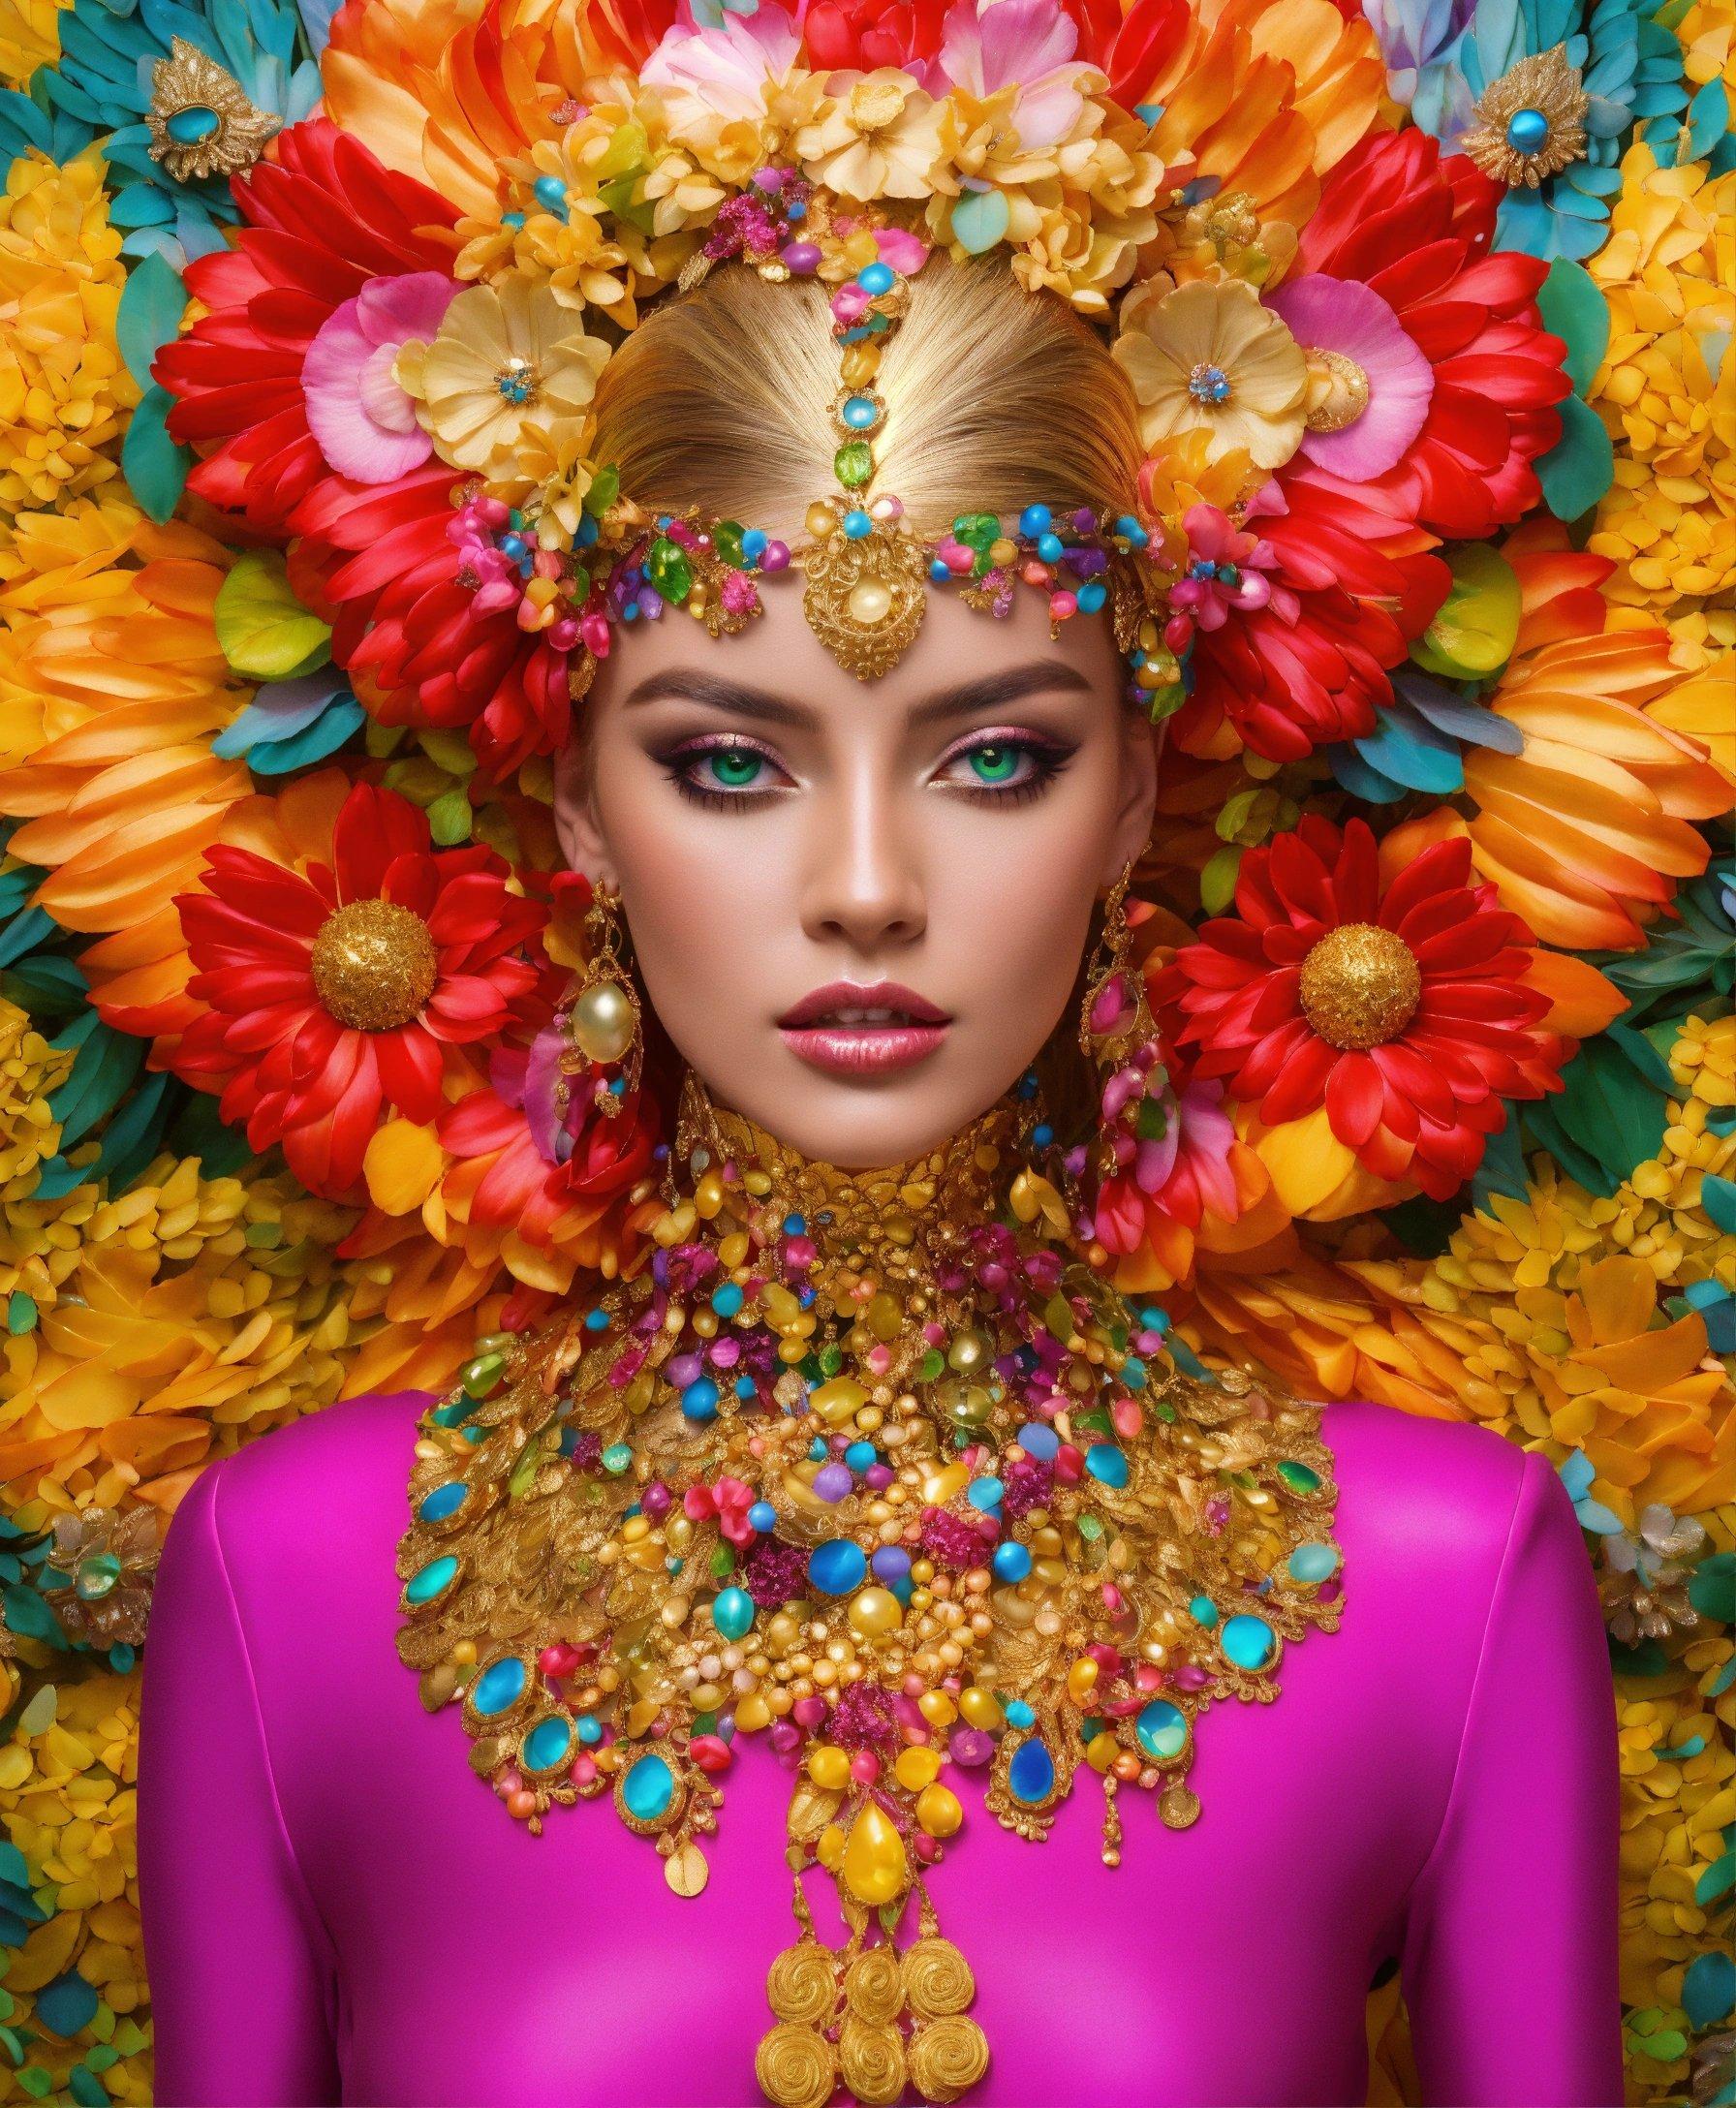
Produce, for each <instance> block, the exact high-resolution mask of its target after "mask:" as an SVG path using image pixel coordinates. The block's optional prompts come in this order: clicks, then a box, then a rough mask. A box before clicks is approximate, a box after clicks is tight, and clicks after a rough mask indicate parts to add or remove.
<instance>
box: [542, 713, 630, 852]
mask: <svg viewBox="0 0 1736 2108" xmlns="http://www.w3.org/2000/svg"><path fill="white" fill-rule="evenodd" d="M554 831H555V836H556V839H557V840H558V841H559V843H560V845H561V854H562V856H563V857H564V858H565V859H566V862H567V868H568V869H569V870H570V871H579V872H582V873H583V874H584V876H585V877H586V878H587V879H589V880H590V882H591V884H593V885H610V886H618V885H619V884H620V878H619V875H618V874H617V872H616V870H615V867H614V860H613V858H612V857H611V856H610V855H609V853H608V848H607V845H606V843H605V842H604V834H603V822H602V820H601V818H600V816H599V814H598V811H597V795H596V790H595V787H594V784H593V780H592V775H591V770H590V767H589V764H588V760H587V757H586V754H585V748H584V742H583V741H582V740H581V739H569V740H568V742H567V744H566V745H565V746H564V747H563V748H562V749H561V751H560V752H559V754H557V755H556V756H555V762H554Z"/></svg>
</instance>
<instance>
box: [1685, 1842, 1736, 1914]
mask: <svg viewBox="0 0 1736 2108" xmlns="http://www.w3.org/2000/svg"><path fill="white" fill-rule="evenodd" d="M1732 1886H1736V1852H1725V1853H1723V1854H1722V1856H1721V1857H1720V1858H1718V1859H1715V1860H1714V1861H1713V1862H1712V1864H1711V1865H1710V1866H1709V1867H1708V1868H1707V1869H1706V1871H1705V1873H1704V1874H1702V1875H1701V1876H1700V1877H1699V1879H1698V1880H1697V1881H1696V1882H1695V1883H1694V1884H1693V1900H1694V1902H1695V1903H1696V1904H1698V1905H1699V1907H1700V1908H1701V1909H1702V1910H1703V1909H1704V1908H1705V1907H1706V1906H1707V1905H1708V1904H1710V1903H1716V1902H1717V1901H1718V1899H1719V1898H1720V1897H1721V1896H1722V1895H1724V1894H1725V1893H1726V1892H1727V1891H1728V1890H1729V1889H1730V1888H1731V1887H1732Z"/></svg>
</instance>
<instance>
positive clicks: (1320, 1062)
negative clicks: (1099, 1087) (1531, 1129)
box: [1172, 814, 1567, 1200]
mask: <svg viewBox="0 0 1736 2108" xmlns="http://www.w3.org/2000/svg"><path fill="white" fill-rule="evenodd" d="M1470 877H1471V848H1470V844H1469V843H1467V842H1464V841H1456V842H1442V843H1437V844H1436V845H1435V846H1434V847H1433V848H1431V849H1427V850H1425V851H1424V852H1423V853H1422V854H1421V855H1419V856H1417V857H1416V858H1414V860H1413V861H1412V862H1411V864H1410V865H1409V866H1407V868H1406V869H1405V870H1404V871H1403V872H1401V873H1400V875H1399V876H1398V878H1397V879H1395V880H1394V881H1393V883H1392V884H1390V885H1388V886H1386V887H1385V888H1384V890H1382V886H1381V883H1380V868H1379V862H1378V858H1377V853H1376V848H1375V838H1374V836H1373V834H1372V833H1371V832H1370V831H1369V829H1368V827H1367V826H1366V825H1365V824H1364V822H1361V821H1360V820H1353V821H1351V822H1350V823H1349V826H1348V827H1346V828H1345V829H1344V831H1343V832H1342V833H1341V832H1340V831H1339V829H1338V828H1337V827H1335V826H1334V825H1333V824H1332V823H1331V822H1330V821H1327V820H1322V819H1320V818H1319V817H1318V815H1314V814H1310V815H1307V816H1305V817H1304V819H1303V820H1302V822H1301V823H1300V824H1299V825H1298V826H1297V827H1296V829H1295V831H1294V832H1293V833H1289V834H1281V835H1278V836H1277V837H1276V838H1275V839H1274V840H1273V841H1272V843H1271V844H1270V845H1269V847H1267V848H1265V849H1257V850H1251V851H1250V852H1249V853H1248V854H1247V855H1246V856H1245V857H1244V858H1243V859H1242V866H1241V873H1240V876H1239V878H1238V880H1237V883H1236V908H1237V911H1238V915H1239V916H1240V919H1239V920H1236V919H1232V918H1230V917H1227V916H1225V917H1221V918H1219V919H1216V920H1214V921H1210V922H1208V923H1206V924H1205V925H1204V927H1203V928H1202V930H1201V931H1200V941H1199V943H1198V944H1196V945H1192V946H1187V947H1185V948H1184V949H1183V950H1182V951H1181V952H1179V953H1178V954H1177V956H1176V960H1175V965H1174V969H1173V970H1172V971H1173V976H1174V980H1173V983H1172V985H1173V986H1174V988H1175V992H1176V998H1177V1001H1178V1002H1179V1005H1180V1008H1181V1009H1182V1010H1183V1011H1184V1012H1185V1013H1186V1015H1187V1019H1188V1022H1187V1024H1186V1025H1185V1026H1184V1028H1183V1030H1182V1033H1181V1038H1182V1039H1183V1040H1184V1041H1191V1042H1194V1043H1197V1044H1198V1045H1199V1046H1200V1047H1201V1049H1202V1052H1201V1054H1200V1059H1199V1066H1198V1070H1197V1071H1196V1072H1197V1073H1198V1074H1199V1075H1201V1076H1214V1075H1216V1076H1224V1077H1225V1078H1227V1079H1228V1088H1229V1091H1230V1093H1231V1095H1232V1096H1233V1097H1234V1098H1236V1099H1237V1100H1239V1101H1240V1102H1241V1103H1242V1104H1243V1105H1245V1106H1247V1107H1248V1108H1249V1109H1251V1110H1252V1111H1254V1112H1256V1114H1257V1115H1258V1117H1259V1119H1260V1120H1261V1121H1262V1122H1264V1124H1265V1125H1266V1126H1268V1127H1276V1126H1278V1125H1279V1124H1280V1123H1282V1122H1284V1121H1287V1120H1297V1119H1301V1118H1302V1117H1303V1116H1304V1115H1306V1114H1308V1113H1311V1112H1314V1111H1316V1110H1317V1109H1318V1107H1319V1106H1320V1105H1322V1104H1323V1105H1324V1106H1325V1108H1326V1115H1327V1120H1328V1123H1329V1125H1330V1126H1331V1129H1332V1132H1333V1133H1334V1134H1336V1135H1337V1137H1338V1138H1339V1140H1340V1141H1341V1142H1343V1143H1344V1144H1345V1145H1346V1146H1347V1147H1348V1148H1349V1149H1351V1150H1353V1151H1354V1152H1355V1154H1356V1156H1357V1158H1358V1160H1359V1161H1360V1163H1362V1165H1363V1167H1364V1168H1365V1169H1366V1170H1368V1171H1371V1172H1372V1173H1373V1174H1374V1175H1375V1176H1376V1177H1377V1178H1382V1179H1388V1180H1400V1179H1413V1180H1414V1181H1415V1182H1416V1184H1417V1185H1418V1186H1420V1187H1421V1189H1422V1190H1423V1192H1424V1193H1426V1194H1429V1195H1430V1196H1431V1197H1432V1198H1434V1199H1437V1200H1445V1199H1449V1198H1450V1197H1451V1196H1452V1194H1454V1193H1455V1192H1457V1190H1458V1188H1459V1187H1460V1186H1461V1185H1462V1184H1463V1182H1464V1181H1465V1180H1466V1179H1467V1178H1468V1177H1470V1175H1471V1173H1472V1172H1473V1170H1475V1168H1476V1166H1477V1164H1478V1163H1480V1162H1481V1159H1482V1154H1483V1149H1484V1146H1485V1137H1486V1136H1487V1135H1490V1134H1492V1133H1494V1132H1496V1131H1497V1129H1499V1128H1500V1126H1501V1124H1502V1121H1503V1118H1504V1110H1503V1103H1502V1101H1503V1100H1504V1099H1535V1098H1541V1097H1542V1096H1543V1095H1544V1093H1545V1092H1548V1091H1554V1090H1559V1089H1560V1088H1561V1077H1560V1074H1559V1073H1558V1071H1559V1070H1560V1068H1561V1065H1562V1062H1563V1060H1564V1059H1565V1058H1566V1051H1567V1048H1566V1043H1565V1042H1564V1041H1562V1040H1561V1039H1557V1038H1556V1036H1555V1035H1554V1034H1552V1033H1546V1032H1539V1031H1537V1030H1535V1026H1536V1023H1537V1020H1538V1019H1539V1018H1540V1017H1541V1016H1542V1015H1543V1014H1544V1012H1545V1011H1546V1010H1547V1008H1548V1007H1549V1006H1548V1000H1547V998H1546V997H1544V996H1543V995H1542V994H1540V993H1539V992H1538V991H1537V990H1536V989H1535V988H1532V987H1529V986H1527V985H1526V981H1525V975H1526V972H1527V969H1528V967H1529V964H1530V952H1529V949H1528V948H1527V947H1528V946H1530V944H1531V941H1532V940H1531V932H1530V931H1529V930H1528V929H1527V928H1526V926H1525V924H1524V923H1523V922H1522V921H1521V920H1520V919H1519V917H1518V916H1517V915H1509V914H1507V913H1506V912H1505V910H1504V909H1502V908H1499V907H1497V906H1496V904H1495V903H1496V892H1495V888H1494V886H1492V885H1474V886H1473V885H1471V884H1468V883H1467V882H1468V881H1469V879H1470Z"/></svg>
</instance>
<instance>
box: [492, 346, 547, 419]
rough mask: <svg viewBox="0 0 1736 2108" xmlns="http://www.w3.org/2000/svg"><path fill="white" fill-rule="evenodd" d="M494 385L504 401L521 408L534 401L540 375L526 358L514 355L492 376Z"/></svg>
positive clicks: (540, 380)
mask: <svg viewBox="0 0 1736 2108" xmlns="http://www.w3.org/2000/svg"><path fill="white" fill-rule="evenodd" d="M494 386H495V387H496V388H497V389H498V390H499V392H500V394H501V397H502V399H503V400H504V401H506V402H510V403H511V404H512V405H513V407H514V408H515V409H520V410H522V409H524V408H525V407H526V406H527V405H528V404H530V403H534V402H535V401H536V399H537V395H538V392H539V390H540V389H541V388H542V375H541V374H540V373H539V372H538V371H537V369H536V367H535V366H534V365H533V364H532V363H531V361H530V360H529V359H528V358H522V357H517V356H514V357H512V358H509V359H508V360H507V362H506V364H505V365H504V366H503V367H502V368H501V369H500V371H499V372H498V373H497V374H496V375H495V376H494Z"/></svg>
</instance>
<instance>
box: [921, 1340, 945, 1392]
mask: <svg viewBox="0 0 1736 2108" xmlns="http://www.w3.org/2000/svg"><path fill="white" fill-rule="evenodd" d="M945 1367H946V1355H945V1354H943V1353H942V1352H941V1350H940V1349H939V1348H938V1347H931V1348H930V1349H928V1351H927V1353H926V1354H924V1355H923V1357H922V1359H921V1362H920V1363H919V1365H918V1366H917V1369H916V1380H917V1381H918V1382H919V1383H932V1382H933V1381H934V1380H935V1378H936V1377H938V1376H939V1375H940V1373H941V1371H942V1370H943V1369H944V1368H945Z"/></svg>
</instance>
